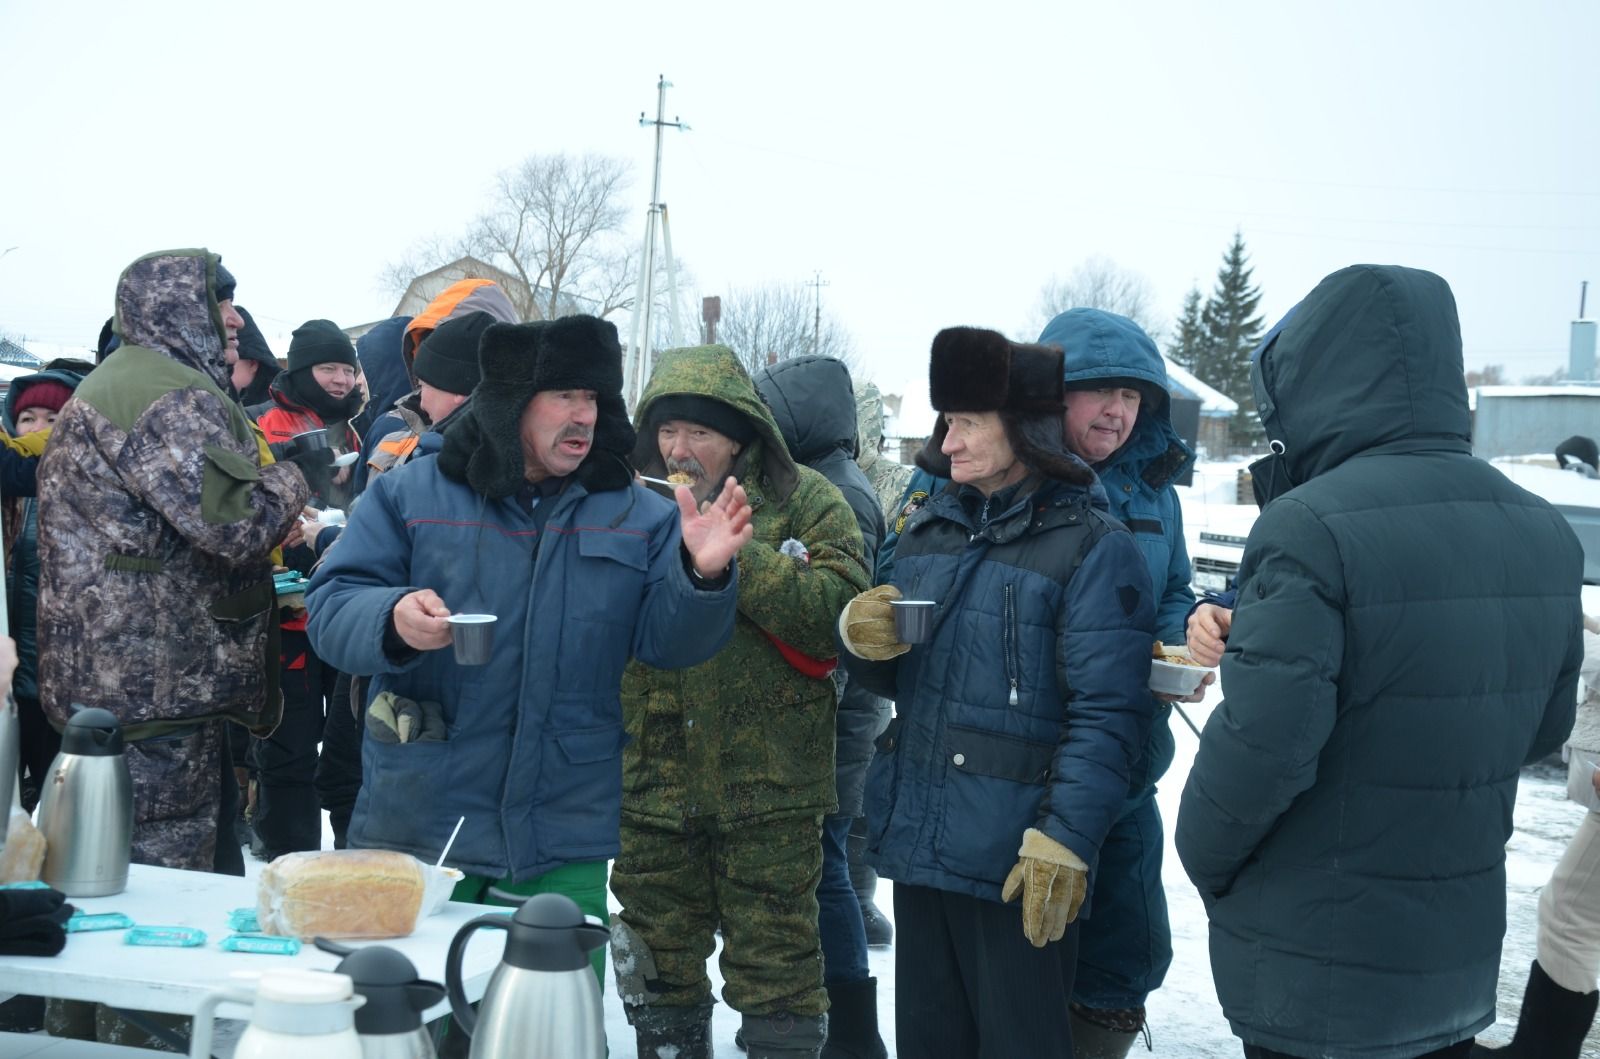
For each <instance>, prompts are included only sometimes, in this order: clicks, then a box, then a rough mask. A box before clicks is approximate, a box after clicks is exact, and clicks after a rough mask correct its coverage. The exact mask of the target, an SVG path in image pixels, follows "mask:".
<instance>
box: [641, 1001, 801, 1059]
mask: <svg viewBox="0 0 1600 1059" xmlns="http://www.w3.org/2000/svg"><path fill="white" fill-rule="evenodd" d="M739 1036H740V1037H741V1038H743V1040H744V1043H745V1046H746V1047H747V1048H748V1049H749V1052H750V1059H817V1057H818V1055H819V1054H820V1053H821V1049H822V1042H823V1041H825V1040H827V1039H828V1016H826V1015H794V1014H791V1013H789V1012H787V1011H780V1012H778V1013H777V1014H775V1015H745V1016H744V1017H743V1019H741V1020H740V1023H739ZM639 1054H640V1056H641V1059H642V1057H643V1055H644V1053H643V1052H640V1053H639ZM663 1059H665V1057H663Z"/></svg>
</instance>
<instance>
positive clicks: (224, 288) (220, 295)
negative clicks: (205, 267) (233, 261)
mask: <svg viewBox="0 0 1600 1059" xmlns="http://www.w3.org/2000/svg"><path fill="white" fill-rule="evenodd" d="M236 286H238V283H237V282H236V281H235V280H234V278H233V273H232V272H229V271H228V270H227V269H225V268H223V267H222V258H220V257H219V258H217V286H216V288H215V289H216V294H217V301H219V302H225V301H229V300H231V299H232V298H233V288H234V287H236Z"/></svg>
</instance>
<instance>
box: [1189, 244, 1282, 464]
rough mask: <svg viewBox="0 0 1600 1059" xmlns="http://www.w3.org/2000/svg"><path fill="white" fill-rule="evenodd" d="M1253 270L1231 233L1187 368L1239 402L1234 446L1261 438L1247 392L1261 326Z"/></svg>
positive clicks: (1232, 429) (1231, 431) (1233, 430)
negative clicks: (1198, 344) (1190, 365)
mask: <svg viewBox="0 0 1600 1059" xmlns="http://www.w3.org/2000/svg"><path fill="white" fill-rule="evenodd" d="M1252 272H1253V269H1251V268H1250V267H1249V265H1248V264H1247V263H1246V254H1245V249H1244V236H1243V235H1241V234H1240V233H1239V232H1237V231H1235V232H1234V233H1233V243H1232V245H1230V246H1229V247H1228V250H1227V252H1226V253H1225V254H1223V255H1222V267H1221V268H1220V269H1218V270H1217V285H1216V288H1215V289H1214V290H1213V291H1212V292H1211V297H1209V298H1207V299H1206V305H1205V309H1204V310H1203V311H1202V312H1201V314H1200V318H1201V323H1202V326H1203V327H1204V330H1205V339H1204V342H1203V345H1202V349H1201V354H1202V355H1201V356H1200V357H1199V358H1198V359H1197V361H1196V363H1195V365H1194V367H1193V369H1192V370H1193V371H1194V373H1195V374H1196V375H1197V376H1199V377H1200V379H1201V381H1203V382H1205V383H1206V384H1208V385H1210V386H1213V387H1215V388H1216V389H1218V390H1221V391H1222V392H1223V393H1225V394H1227V395H1228V396H1229V397H1231V398H1233V400H1234V401H1235V402H1237V403H1238V405H1239V412H1238V414H1237V415H1236V416H1235V417H1234V421H1233V423H1232V424H1231V425H1230V427H1229V435H1230V440H1231V441H1232V442H1233V444H1235V445H1254V444H1257V443H1259V442H1260V441H1261V439H1262V438H1264V437H1265V432H1264V431H1263V430H1262V429H1261V421H1260V418H1259V417H1258V416H1257V415H1256V411H1255V405H1256V402H1255V396H1254V395H1253V394H1252V393H1251V391H1250V353H1251V351H1253V350H1254V349H1255V347H1256V344H1257V343H1258V342H1259V341H1260V339H1261V332H1262V330H1263V325H1262V321H1261V317H1259V316H1257V315H1256V314H1255V313H1256V307H1257V306H1259V305H1260V304H1261V288H1260V287H1255V286H1252V285H1251V283H1250V277H1251V273H1252Z"/></svg>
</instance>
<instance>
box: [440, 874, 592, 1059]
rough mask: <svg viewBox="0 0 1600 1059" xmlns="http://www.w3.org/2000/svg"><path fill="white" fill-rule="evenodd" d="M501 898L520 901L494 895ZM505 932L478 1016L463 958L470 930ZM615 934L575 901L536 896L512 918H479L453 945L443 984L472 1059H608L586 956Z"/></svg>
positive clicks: (496, 916) (553, 896)
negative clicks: (533, 1058) (465, 986)
mask: <svg viewBox="0 0 1600 1059" xmlns="http://www.w3.org/2000/svg"><path fill="white" fill-rule="evenodd" d="M494 896H495V898H496V900H502V899H504V900H510V901H515V900H518V898H517V897H516V896H515V895H511V894H501V893H498V892H495V895H494ZM483 927H494V928H496V929H499V930H504V931H507V932H508V934H509V935H510V936H509V937H507V938H506V951H505V956H504V957H503V958H502V959H501V962H500V966H499V967H496V968H495V970H494V974H493V975H491V976H490V978H489V988H488V989H487V990H486V991H485V992H484V994H483V1002H482V1004H481V1005H480V1007H479V1010H478V1011H476V1012H474V1011H473V1010H472V1007H471V1005H469V1004H468V1003H467V995H466V991H465V990H464V989H463V988H462V983H461V957H462V955H463V954H464V953H465V952H466V949H467V942H468V940H470V939H471V937H472V933H473V931H476V930H479V929H481V928H483ZM610 936H611V932H610V931H609V930H608V929H606V928H605V927H602V926H597V925H595V924H593V923H590V922H589V921H588V920H586V919H584V917H583V912H581V911H580V910H579V908H578V905H577V903H576V902H574V901H573V900H572V898H570V897H567V896H565V895H563V894H536V895H534V896H533V897H530V898H528V899H527V901H526V902H524V903H523V905H522V907H521V908H519V909H517V912H516V915H514V916H503V915H492V916H479V917H478V918H477V919H474V920H472V921H471V922H470V923H468V924H466V925H465V926H464V927H462V928H461V929H460V931H458V932H457V933H456V936H455V939H454V940H453V941H451V942H450V956H449V959H448V960H447V961H446V962H445V983H446V985H447V986H448V987H449V990H450V1007H451V1009H452V1011H453V1012H454V1013H455V1019H456V1022H457V1023H458V1024H459V1025H460V1026H461V1028H462V1029H463V1030H465V1031H466V1032H467V1034H468V1035H469V1036H471V1038H472V1052H471V1059H527V1057H529V1056H543V1055H559V1056H563V1057H564V1059H605V1054H606V1032H605V1020H604V1016H603V1014H602V1011H601V1006H600V983H599V982H598V981H597V980H596V979H595V976H594V969H593V967H592V966H591V965H590V963H589V953H590V952H591V951H593V950H594V949H598V948H599V947H600V946H602V945H604V944H605V943H606V941H607V940H608V939H609V938H610Z"/></svg>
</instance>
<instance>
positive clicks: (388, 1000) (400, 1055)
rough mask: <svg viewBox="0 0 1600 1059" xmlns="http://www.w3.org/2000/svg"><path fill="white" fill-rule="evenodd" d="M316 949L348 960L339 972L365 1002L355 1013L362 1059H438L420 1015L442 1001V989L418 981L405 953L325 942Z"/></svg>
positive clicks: (384, 948) (337, 968) (318, 944)
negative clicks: (346, 978) (353, 985)
mask: <svg viewBox="0 0 1600 1059" xmlns="http://www.w3.org/2000/svg"><path fill="white" fill-rule="evenodd" d="M316 945H317V948H319V949H321V950H322V951H323V952H331V953H333V954H334V955H336V956H343V957H344V959H343V960H341V961H340V962H339V966H338V967H336V968H335V970H336V971H337V972H338V973H339V974H345V975H349V976H350V980H351V981H352V982H353V983H355V991H356V995H358V996H363V997H366V999H367V1002H366V1003H365V1004H362V1005H361V1006H360V1007H359V1008H357V1009H356V1033H358V1034H360V1036H361V1057H362V1059H434V1057H435V1055H436V1054H437V1053H436V1052H435V1051H434V1048H433V1039H432V1038H431V1037H429V1036H428V1031H427V1030H426V1029H425V1028H424V1027H423V1025H422V1013H423V1012H425V1011H427V1010H428V1009H429V1008H431V1007H433V1005H435V1004H437V1003H438V1002H439V1001H441V1000H443V999H444V986H442V985H440V984H439V983H438V982H428V981H424V980H422V979H421V978H418V977H417V969H416V967H414V966H412V963H411V961H410V960H408V959H406V958H405V955H404V954H403V953H400V952H397V951H396V950H394V949H391V948H387V947H385V946H383V945H368V946H366V947H365V948H359V949H353V948H351V947H350V946H348V945H341V944H339V943H338V942H334V941H329V940H328V939H327V938H317V939H316Z"/></svg>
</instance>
